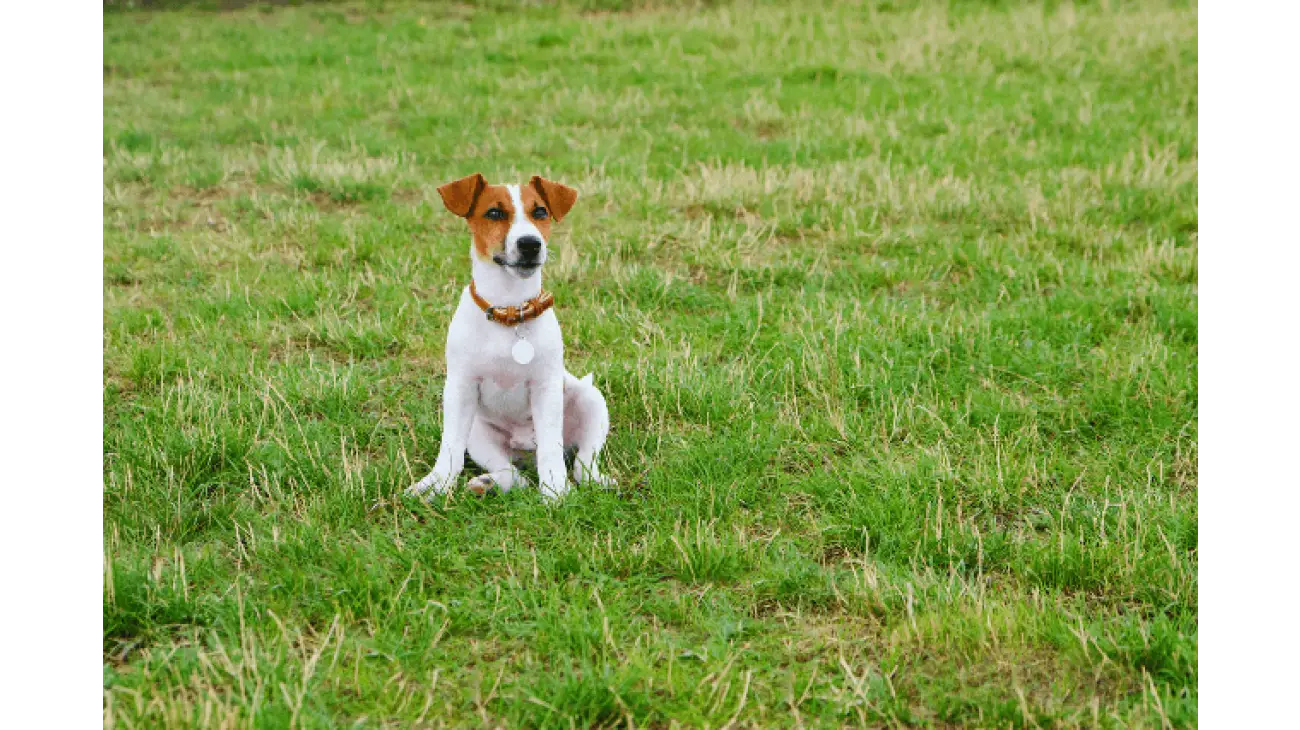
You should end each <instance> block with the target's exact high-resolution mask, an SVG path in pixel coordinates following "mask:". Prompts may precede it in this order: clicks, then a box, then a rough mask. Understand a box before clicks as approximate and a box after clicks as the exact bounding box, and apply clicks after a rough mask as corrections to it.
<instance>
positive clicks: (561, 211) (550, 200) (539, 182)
mask: <svg viewBox="0 0 1300 730" xmlns="http://www.w3.org/2000/svg"><path fill="white" fill-rule="evenodd" d="M528 184H529V185H532V186H533V189H535V190H536V191H537V194H538V195H540V196H542V200H543V201H545V202H546V207H547V208H550V209H551V217H552V218H554V219H555V221H556V222H557V223H558V222H560V221H562V220H564V216H565V215H567V214H568V212H569V210H570V209H571V208H572V207H573V204H574V203H576V202H578V191H577V190H574V189H573V188H571V187H569V186H568V185H563V184H561V183H557V182H551V181H550V180H547V179H546V178H544V177H542V176H540V175H533V179H532V180H529V181H528Z"/></svg>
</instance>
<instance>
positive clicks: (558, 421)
mask: <svg viewBox="0 0 1300 730" xmlns="http://www.w3.org/2000/svg"><path fill="white" fill-rule="evenodd" d="M529 395H530V400H531V401H532V411H533V430H534V435H535V437H536V439H537V480H538V482H539V483H540V484H539V487H540V489H541V492H542V496H543V497H546V498H547V499H552V500H558V499H560V498H561V497H563V496H564V495H566V494H568V493H569V481H568V478H567V477H568V475H567V474H566V472H565V469H564V378H563V375H556V376H555V377H553V378H546V379H544V380H538V381H535V382H534V383H533V384H532V392H531V393H530V394H529Z"/></svg>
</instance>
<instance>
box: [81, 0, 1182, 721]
mask: <svg viewBox="0 0 1300 730" xmlns="http://www.w3.org/2000/svg"><path fill="white" fill-rule="evenodd" d="M540 5H541V4H540V3H534V4H533V5H530V6H528V7H524V8H519V7H515V6H514V5H513V4H511V3H507V2H503V1H497V2H485V3H482V4H481V5H477V6H476V5H470V4H437V5H427V6H408V5H403V4H393V3H371V4H366V5H307V6H303V7H288V8H274V9H271V8H265V7H252V8H247V9H243V10H237V11H233V12H220V13H218V12H205V11H201V10H196V9H181V10H166V11H158V12H109V13H106V14H105V27H104V34H105V43H104V47H105V51H104V140H103V150H104V252H105V259H104V310H105V315H104V412H105V424H104V452H105V456H104V480H105V488H104V527H105V534H106V540H105V544H104V571H105V591H104V606H103V616H104V641H103V662H104V687H105V699H104V702H105V718H106V721H107V722H111V723H112V724H113V725H114V726H119V727H124V728H132V727H137V728H138V727H156V726H193V727H198V726H202V727H244V726H255V727H263V728H279V727H301V728H325V727H357V726H359V727H394V728H397V727H403V728H404V727H443V726H448V727H466V726H507V727H554V728H564V727H585V726H597V725H599V726H617V725H628V726H631V725H633V724H635V725H636V726H637V727H671V726H678V727H688V726H689V727H704V726H709V727H714V728H718V727H722V726H727V725H730V726H731V727H744V726H753V727H758V726H763V727H770V726H800V725H802V726H821V727H840V726H846V725H847V726H857V725H865V726H870V727H880V726H920V727H954V726H966V727H990V728H991V727H1042V728H1048V727H1067V728H1068V727H1094V726H1101V727H1152V728H1156V727H1162V726H1171V725H1172V726H1181V727H1186V726H1194V725H1195V724H1196V718H1197V635H1198V622H1197V502H1196V500H1197V467H1196V463H1197V421H1196V419H1197V380H1196V378H1197V213H1196V205H1197V132H1196V116H1197V19H1196V11H1195V9H1194V7H1187V6H1185V5H1181V4H1175V5H1166V4H1164V3H1159V2H1135V3H1125V2H1111V3H1109V4H1107V3H1101V4H1088V5H1081V6H1077V7H1075V6H1071V5H1067V4H1060V5H1057V4H1052V5H1049V6H1047V7H1042V6H1023V5H1021V4H1019V3H1015V2H1006V3H989V4H984V3H976V2H951V3H948V4H937V3H936V4H931V3H914V2H910V1H907V0H904V1H901V2H878V3H870V4H865V3H863V4H859V3H844V4H836V5H830V4H828V5H825V6H824V7H822V6H818V7H815V8H814V7H808V6H794V5H790V6H783V5H779V4H775V3H758V4H731V3H706V4H701V5H698V6H690V7H679V8H673V7H670V4H668V3H627V5H629V6H630V7H621V6H620V4H619V3H616V2H585V3H584V2H573V3H565V4H562V5H561V6H559V7H555V6H549V5H548V6H546V7H541V6H540ZM476 170H481V171H482V172H484V173H485V174H486V175H488V177H489V178H491V179H492V180H495V181H518V180H526V179H527V176H528V175H531V174H535V173H544V174H546V175H547V176H549V177H552V178H554V179H558V180H561V181H564V182H566V183H569V184H571V185H574V186H575V187H577V188H579V189H580V190H581V191H582V199H581V200H580V202H579V204H578V206H577V207H576V208H575V210H574V213H573V215H572V216H571V217H569V218H567V219H566V220H565V222H564V223H563V224H562V225H561V226H559V228H558V233H557V235H556V237H555V240H554V241H553V246H554V247H555V248H556V250H557V252H558V255H557V256H556V257H555V258H554V260H553V262H552V263H551V264H550V265H548V267H547V273H546V277H547V278H546V282H547V285H548V287H549V288H551V289H553V291H554V292H555V293H556V298H557V302H558V310H557V311H558V313H559V316H560V320H561V322H562V323H563V325H564V328H565V334H566V341H567V342H566V344H567V349H568V353H569V368H570V370H572V371H573V372H576V373H585V372H587V371H594V372H595V373H596V381H597V383H598V384H599V385H600V387H601V388H602V389H603V390H604V392H605V393H606V396H607V398H608V400H609V404H610V408H611V414H612V418H613V422H614V427H613V432H612V434H611V437H610V441H609V444H608V448H607V451H606V456H605V460H606V464H607V467H608V469H609V470H610V471H611V472H612V473H613V474H614V475H615V476H616V477H617V478H618V480H619V484H620V486H619V487H618V488H617V489H613V490H608V491H601V490H593V489H577V490H575V491H574V492H573V493H572V494H571V495H570V497H569V498H568V499H567V500H566V501H565V502H564V503H562V504H561V505H560V506H558V507H548V506H547V505H546V504H544V503H543V502H542V501H541V499H540V497H539V496H538V495H537V493H536V492H534V491H516V492H513V493H511V494H509V495H507V496H504V497H502V496H491V497H488V498H486V499H477V498H473V497H471V496H469V495H457V496H454V497H453V498H452V499H450V500H449V501H448V502H446V503H442V502H439V503H435V504H431V505H425V504H421V503H418V502H413V501H409V500H404V499H402V497H401V490H402V489H403V488H404V487H406V486H407V485H408V484H409V483H411V482H412V481H413V480H414V479H415V478H417V477H418V476H420V475H422V474H423V473H424V472H425V471H426V470H427V469H428V468H429V467H430V465H431V463H432V461H433V459H434V457H435V456H436V452H437V444H438V440H439V436H440V424H441V412H440V393H441V382H442V378H443V363H442V355H441V351H442V347H443V342H444V336H445V331H446V326H447V323H448V320H449V318H450V314H451V311H452V307H453V306H454V303H455V301H456V294H457V292H458V291H459V289H460V288H461V287H463V286H464V285H465V284H466V283H467V276H468V263H467V247H468V244H467V234H466V232H465V231H464V229H463V223H461V222H460V221H459V220H457V219H455V218H454V217H453V216H451V215H450V214H447V213H446V212H445V211H444V210H443V209H442V207H441V205H440V203H439V201H438V196H437V194H436V193H435V192H434V188H435V187H436V186H437V185H439V184H441V183H442V182H445V181H447V180H450V179H452V178H455V177H459V176H462V175H465V174H468V173H470V172H473V171H476Z"/></svg>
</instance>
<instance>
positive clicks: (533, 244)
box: [515, 236, 542, 256]
mask: <svg viewBox="0 0 1300 730" xmlns="http://www.w3.org/2000/svg"><path fill="white" fill-rule="evenodd" d="M515 245H516V246H518V247H519V253H521V254H523V255H524V256H536V255H537V254H539V253H541V252H542V239H540V238H538V237H537V236H524V237H523V238H520V239H519V240H518V241H517V242H516V243H515Z"/></svg>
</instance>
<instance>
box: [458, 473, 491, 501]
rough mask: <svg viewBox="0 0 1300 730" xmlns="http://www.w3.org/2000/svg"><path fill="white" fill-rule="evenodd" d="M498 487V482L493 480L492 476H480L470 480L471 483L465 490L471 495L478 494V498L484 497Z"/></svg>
mask: <svg viewBox="0 0 1300 730" xmlns="http://www.w3.org/2000/svg"><path fill="white" fill-rule="evenodd" d="M496 486H497V480H495V479H493V478H492V475H491V474H479V475H478V476H476V477H474V478H473V479H471V480H469V483H468V484H466V485H465V488H466V489H468V490H469V491H470V492H471V493H473V494H477V495H478V496H480V497H482V496H483V495H485V494H487V493H488V492H490V491H492V489H493V488H494V487H496Z"/></svg>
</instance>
